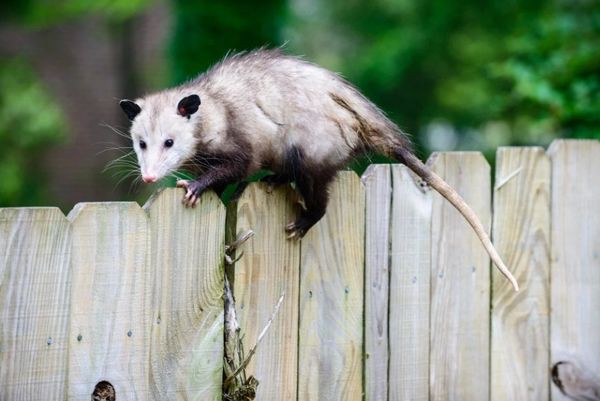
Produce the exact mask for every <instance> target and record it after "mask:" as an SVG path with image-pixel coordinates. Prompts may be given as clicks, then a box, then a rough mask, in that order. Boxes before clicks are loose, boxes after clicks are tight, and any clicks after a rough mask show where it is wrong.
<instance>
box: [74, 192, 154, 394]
mask: <svg viewBox="0 0 600 401" xmlns="http://www.w3.org/2000/svg"><path fill="white" fill-rule="evenodd" d="M69 219H70V220H71V221H72V229H73V241H72V244H73V246H72V269H73V281H72V292H71V294H72V297H71V324H70V337H69V348H70V351H69V377H68V381H69V387H68V398H69V399H72V400H82V399H89V398H90V395H91V393H92V391H93V390H94V388H95V386H96V384H97V383H98V382H99V381H101V380H106V381H108V382H109V383H110V384H112V385H113V387H114V389H115V391H116V394H117V399H118V400H119V401H124V400H147V399H152V394H151V393H150V392H149V386H148V384H149V364H148V362H149V360H150V330H151V320H152V312H153V306H152V304H151V302H152V295H153V272H152V269H150V268H149V267H150V266H149V263H148V262H149V260H148V258H147V255H148V247H149V240H150V235H149V224H148V217H147V216H146V214H145V213H144V212H143V211H142V209H141V208H140V207H139V206H138V205H137V204H136V203H125V202H123V203H82V204H78V205H76V206H75V208H74V209H73V210H72V211H71V213H70V214H69Z"/></svg>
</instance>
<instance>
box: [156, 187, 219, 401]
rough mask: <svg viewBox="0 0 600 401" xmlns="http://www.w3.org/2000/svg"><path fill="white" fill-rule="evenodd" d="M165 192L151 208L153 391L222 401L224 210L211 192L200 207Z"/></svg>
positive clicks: (160, 395) (165, 397)
mask: <svg viewBox="0 0 600 401" xmlns="http://www.w3.org/2000/svg"><path fill="white" fill-rule="evenodd" d="M181 196H182V191H181V190H176V189H174V188H170V189H165V190H163V191H161V192H160V193H158V194H157V195H155V196H154V197H153V198H152V199H151V200H150V201H149V202H148V203H147V205H146V206H145V209H146V210H147V211H148V214H149V216H150V224H151V228H152V239H151V250H152V252H151V257H152V260H151V265H150V270H151V271H152V272H153V273H154V277H155V281H154V282H155V286H154V290H155V292H154V298H155V299H156V310H155V311H153V319H152V322H151V325H152V352H151V355H150V363H151V372H152V374H151V377H152V382H151V389H152V393H153V395H154V397H155V399H156V400H171V399H188V400H214V401H216V400H221V382H222V376H223V277H224V271H223V245H224V238H225V207H224V206H223V204H222V203H221V200H220V199H219V198H218V197H217V196H216V195H215V194H214V193H212V192H210V193H205V194H204V195H202V198H201V199H200V202H199V203H198V205H197V206H196V207H195V208H194V209H190V208H184V207H182V205H181Z"/></svg>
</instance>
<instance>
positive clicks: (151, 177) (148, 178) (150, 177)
mask: <svg viewBox="0 0 600 401" xmlns="http://www.w3.org/2000/svg"><path fill="white" fill-rule="evenodd" d="M142 180H144V182H145V183H147V184H149V183H151V182H156V176H155V175H143V176H142Z"/></svg>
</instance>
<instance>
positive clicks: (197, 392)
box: [0, 141, 600, 401]
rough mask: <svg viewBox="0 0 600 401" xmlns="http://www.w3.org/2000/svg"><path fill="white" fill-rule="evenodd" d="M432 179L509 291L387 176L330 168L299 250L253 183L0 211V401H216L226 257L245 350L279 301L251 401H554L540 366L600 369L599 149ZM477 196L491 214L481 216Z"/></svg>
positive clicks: (449, 217) (425, 198) (556, 148)
mask: <svg viewBox="0 0 600 401" xmlns="http://www.w3.org/2000/svg"><path fill="white" fill-rule="evenodd" d="M430 162H431V165H432V167H433V169H434V170H435V171H437V172H438V174H440V175H441V176H442V177H444V178H445V179H446V180H447V181H448V182H449V183H450V184H451V185H452V186H453V187H454V188H456V189H457V190H458V191H459V192H460V193H461V194H462V195H463V197H464V198H465V199H466V200H467V202H468V203H469V204H470V205H471V206H472V207H473V208H474V209H475V211H476V212H477V214H478V215H479V216H480V218H481V219H482V221H483V222H484V225H485V226H487V227H490V226H491V227H492V235H493V240H494V243H495V244H496V246H497V247H498V249H499V251H500V254H501V255H502V256H503V258H504V260H505V262H506V263H507V265H508V266H509V268H510V269H511V270H512V272H513V273H514V274H515V276H516V277H517V279H518V281H519V283H520V285H521V292H519V293H515V292H513V291H512V289H511V287H510V285H509V283H508V282H507V281H506V280H505V279H504V278H503V277H502V276H501V275H499V274H498V273H497V272H496V270H494V269H490V262H489V259H488V257H487V255H486V253H485V251H484V250H483V247H482V246H481V245H480V243H479V242H478V240H477V239H476V237H475V235H474V234H473V233H472V231H471V229H470V228H469V227H468V226H467V224H466V223H465V221H464V220H463V218H462V217H460V215H458V213H457V212H456V211H455V210H454V209H453V207H452V206H451V205H449V203H448V202H446V201H444V200H443V199H442V198H441V197H440V196H439V195H438V194H437V193H435V192H432V191H431V190H429V189H427V188H422V187H421V186H419V185H417V184H416V183H415V181H414V180H413V178H412V176H411V174H409V172H408V171H407V169H406V168H405V167H404V166H402V165H374V166H371V167H370V168H369V170H368V171H367V172H366V173H365V174H364V176H363V178H362V183H361V181H360V180H359V178H358V177H357V176H356V175H354V173H351V172H345V173H342V174H340V176H339V178H338V180H337V182H336V184H335V185H334V188H333V190H332V195H331V202H330V206H329V209H328V212H327V215H326V216H325V217H324V218H323V220H322V221H321V222H319V223H318V225H317V226H315V227H314V228H313V229H312V230H311V231H310V232H309V233H308V234H307V236H306V237H305V238H304V239H303V240H302V241H301V242H290V241H287V240H286V239H285V236H284V232H283V226H284V225H285V223H287V222H288V221H289V220H291V219H292V218H293V216H294V214H295V210H296V205H295V196H294V194H293V192H292V191H291V190H290V189H288V188H279V189H276V190H275V191H274V192H273V193H268V192H267V191H266V190H265V187H264V186H263V184H252V185H250V186H249V187H248V188H247V190H246V191H245V192H244V194H243V195H242V197H241V198H240V199H239V201H238V202H237V203H236V204H234V205H231V206H230V207H229V210H228V211H227V212H226V210H225V207H224V206H223V205H222V204H221V203H220V201H219V199H218V198H217V197H216V196H215V195H214V194H212V193H207V194H205V195H204V196H203V197H202V200H201V204H200V205H199V206H198V207H197V208H196V209H193V210H188V209H185V208H183V207H182V206H181V203H180V198H181V195H182V194H181V192H180V191H178V190H175V189H168V190H164V191H162V192H160V193H158V194H157V195H156V196H154V197H153V198H152V199H151V200H150V201H149V202H148V203H147V205H146V206H144V208H140V207H139V206H138V205H137V204H135V203H82V204H79V205H77V206H76V207H75V208H74V209H73V211H72V212H71V213H69V215H68V216H67V217H66V218H65V216H64V215H63V214H62V213H61V212H60V211H59V210H58V209H56V208H9V209H0V318H1V320H0V400H1V401H20V400H27V401H30V400H62V399H69V400H88V399H90V394H91V393H92V391H93V389H94V387H95V386H96V384H97V383H98V382H99V381H102V380H106V381H109V382H110V383H111V384H112V385H113V386H114V388H115V390H116V395H117V400H119V401H121V400H171V399H177V400H187V399H189V400H219V399H221V382H222V363H223V344H222V337H223V299H222V292H223V280H224V273H225V268H224V263H223V259H224V245H225V237H226V218H227V225H228V227H229V228H230V229H231V231H232V232H234V233H236V232H237V233H240V232H243V231H245V230H247V229H252V230H254V232H255V236H254V237H253V238H251V239H250V240H249V241H248V242H247V243H245V244H244V245H243V246H242V249H240V251H243V253H244V254H243V256H242V257H241V259H240V260H239V261H238V262H237V263H236V265H235V268H234V272H233V275H234V284H233V286H234V292H235V295H236V299H237V309H238V318H239V320H240V325H241V327H242V332H243V333H244V336H245V337H244V341H245V344H246V347H247V348H249V347H250V346H252V345H254V343H255V342H256V339H257V336H258V334H259V332H260V331H261V330H262V329H263V327H264V325H265V324H266V322H267V321H268V319H269V317H270V314H271V312H272V309H273V306H274V305H275V304H276V303H277V300H278V298H279V296H280V294H282V293H284V294H285V299H284V301H283V304H282V306H281V309H280V310H279V313H278V315H277V317H276V319H275V321H274V322H273V325H272V326H271V328H270V330H269V331H268V333H267V336H266V337H265V339H264V341H263V342H262V343H261V344H260V346H259V349H258V352H257V353H256V355H255V357H254V359H253V361H252V363H251V364H250V366H249V369H248V372H249V373H251V374H253V375H254V376H255V377H256V378H257V379H258V380H259V381H260V385H259V387H258V394H257V398H256V399H257V400H292V401H293V400H298V401H317V400H318V401H334V400H339V401H342V400H343V401H354V400H356V401H360V400H363V399H365V400H367V401H385V400H389V401H397V400H460V401H469V400H472V401H480V400H488V399H489V400H497V401H500V400H536V401H537V400H550V399H552V400H562V399H566V398H563V396H562V395H561V394H560V392H558V391H557V390H556V389H555V388H554V387H553V386H551V382H550V371H549V368H550V366H551V364H552V363H553V362H556V361H558V360H560V359H563V358H566V359H569V358H575V359H577V360H578V361H580V362H581V363H583V364H584V365H585V366H586V367H588V368H589V369H590V370H592V371H593V372H595V373H596V374H599V373H600V142H596V141H557V142H555V143H554V144H553V145H552V146H551V147H550V149H549V151H548V152H545V151H544V150H543V149H541V148H537V147H526V148H501V149H499V151H498V157H497V166H496V172H495V177H496V179H495V186H494V187H493V188H492V187H491V174H490V167H489V165H488V164H487V162H486V161H485V159H484V158H483V157H482V156H481V154H479V153H474V152H456V153H440V154H437V155H435V156H433V157H432V160H430ZM492 198H493V210H494V212H493V213H492Z"/></svg>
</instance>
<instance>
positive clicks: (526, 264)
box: [491, 147, 550, 401]
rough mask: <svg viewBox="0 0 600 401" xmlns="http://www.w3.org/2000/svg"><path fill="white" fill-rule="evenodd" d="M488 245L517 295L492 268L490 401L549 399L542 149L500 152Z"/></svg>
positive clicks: (546, 178) (546, 173) (546, 179)
mask: <svg viewBox="0 0 600 401" xmlns="http://www.w3.org/2000/svg"><path fill="white" fill-rule="evenodd" d="M493 240H494V244H495V246H496V248H497V249H498V252H499V253H500V255H501V256H502V258H503V260H504V262H505V263H506V264H507V266H508V267H509V269H510V270H511V272H512V273H513V274H514V276H515V277H516V278H517V280H518V282H519V285H520V286H521V291H520V292H518V293H516V292H515V291H514V290H513V289H512V286H511V285H510V283H509V282H508V281H507V280H506V278H505V277H504V276H503V275H502V274H500V273H499V272H498V271H497V269H492V283H493V291H492V344H491V349H492V352H491V358H492V359H491V375H492V377H491V399H492V400H495V401H504V400H514V401H520V400H523V401H524V400H531V401H536V400H547V399H548V398H549V385H550V376H549V373H550V372H549V369H548V367H549V366H550V361H549V359H548V358H549V352H548V349H549V345H550V343H549V337H548V333H549V329H550V327H549V324H550V322H549V317H550V159H549V158H548V156H547V155H546V153H545V152H544V150H543V149H542V148H535V147H527V148H500V149H499V150H498V152H497V157H496V188H495V190H494V222H493Z"/></svg>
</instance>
